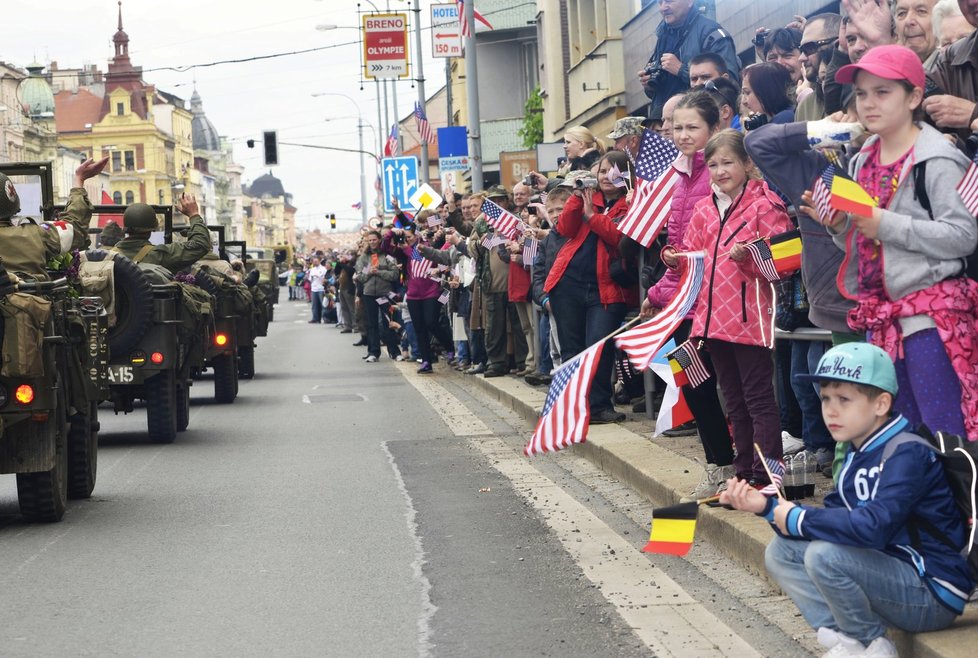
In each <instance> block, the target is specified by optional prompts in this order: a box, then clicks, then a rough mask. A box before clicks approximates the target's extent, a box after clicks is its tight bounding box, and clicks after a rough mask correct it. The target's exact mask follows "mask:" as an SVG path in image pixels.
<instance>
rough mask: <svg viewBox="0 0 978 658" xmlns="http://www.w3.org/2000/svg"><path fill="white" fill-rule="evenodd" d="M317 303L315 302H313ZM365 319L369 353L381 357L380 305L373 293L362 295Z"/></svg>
mask: <svg viewBox="0 0 978 658" xmlns="http://www.w3.org/2000/svg"><path fill="white" fill-rule="evenodd" d="M313 303H314V304H315V302H313ZM360 303H361V304H362V305H363V319H364V322H365V323H366V325H367V354H370V355H373V356H376V357H378V358H379V357H380V307H379V306H378V305H377V298H376V297H374V296H373V295H363V296H362V297H360Z"/></svg>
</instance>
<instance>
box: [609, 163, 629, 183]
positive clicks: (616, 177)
mask: <svg viewBox="0 0 978 658" xmlns="http://www.w3.org/2000/svg"><path fill="white" fill-rule="evenodd" d="M607 177H608V182H609V183H611V184H612V185H614V186H615V187H628V179H627V178H625V177H624V176H623V175H622V173H621V169H619V168H618V165H615V164H613V165H611V168H609V169H608V173H607Z"/></svg>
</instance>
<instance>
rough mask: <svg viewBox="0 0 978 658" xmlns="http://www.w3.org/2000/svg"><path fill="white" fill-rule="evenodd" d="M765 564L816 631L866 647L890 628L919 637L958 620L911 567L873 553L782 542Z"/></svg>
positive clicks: (828, 544)
mask: <svg viewBox="0 0 978 658" xmlns="http://www.w3.org/2000/svg"><path fill="white" fill-rule="evenodd" d="M764 563H765V565H766V566H767V570H768V573H770V574H771V576H772V577H773V578H774V580H775V581H777V583H778V585H780V586H781V589H782V590H784V592H785V593H786V594H787V595H788V596H789V597H791V600H792V601H794V602H795V605H796V606H798V609H799V610H800V611H801V614H802V616H804V617H805V621H807V622H808V624H809V625H810V626H811V627H812V628H814V629H818V628H821V627H823V626H824V627H826V628H831V629H833V630H837V631H840V632H841V633H844V634H845V635H848V636H849V637H851V638H855V639H857V640H859V641H860V642H862V643H863V644H866V645H868V644H869V643H870V642H872V641H873V640H875V639H876V638H878V637H880V636H882V635H884V634H885V633H886V627H887V626H893V627H894V628H899V629H902V630H905V631H910V632H911V633H919V632H922V631H934V630H938V629H941V628H946V627H947V626H950V625H951V622H953V621H954V619H955V618H956V617H957V615H956V614H955V613H954V612H952V611H951V610H950V609H948V608H945V607H944V605H942V604H941V603H940V602H939V601H938V600H937V598H936V597H934V595H933V594H931V592H930V590H929V589H928V588H927V585H926V584H925V583H924V581H923V580H922V579H921V578H920V576H918V575H917V570H916V569H915V568H914V567H913V566H912V565H911V564H909V563H907V562H904V561H902V560H899V559H897V558H895V557H892V556H890V555H887V554H885V553H883V552H882V551H877V550H875V549H872V548H860V547H855V546H844V545H842V544H834V543H832V542H827V541H811V542H809V541H803V540H798V539H785V538H783V537H780V536H778V537H775V538H774V540H773V541H772V542H771V543H770V544H768V546H767V551H766V552H765V554H764Z"/></svg>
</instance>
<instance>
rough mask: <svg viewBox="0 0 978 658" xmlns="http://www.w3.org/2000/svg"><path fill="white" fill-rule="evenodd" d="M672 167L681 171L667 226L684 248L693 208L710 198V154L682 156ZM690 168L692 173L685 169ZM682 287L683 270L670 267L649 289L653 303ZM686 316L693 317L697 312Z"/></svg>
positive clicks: (661, 303)
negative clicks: (680, 278)
mask: <svg viewBox="0 0 978 658" xmlns="http://www.w3.org/2000/svg"><path fill="white" fill-rule="evenodd" d="M690 164H691V165H692V166H691V168H690ZM672 166H673V168H674V169H676V171H678V172H679V180H678V181H677V182H676V186H675V187H674V188H673V193H672V214H671V215H670V217H669V223H668V225H667V226H666V231H667V234H668V238H669V241H668V244H669V245H670V246H673V247H675V248H676V249H677V250H678V251H682V244H683V236H685V235H686V227H687V226H688V225H689V220H690V218H691V217H692V216H693V208H695V206H696V204H697V203H698V202H699V200H700V199H702V198H703V197H707V198H708V197H709V196H710V194H711V190H710V172H709V171H708V170H707V168H706V157H705V156H704V155H703V151H699V152H697V154H696V155H695V156H694V157H693V161H692V163H689V159H688V158H687V157H686V156H684V155H680V156H679V157H678V158H676V161H675V162H673V163H672ZM687 168H689V169H690V173H688V174H687V173H686V172H685V171H684V170H685V169H687ZM678 287H679V273H678V272H677V271H676V270H666V273H665V274H664V275H662V278H661V279H659V280H658V281H657V282H656V283H655V285H654V286H652V287H651V288H649V291H648V295H647V296H648V299H649V303H650V304H652V306H654V307H655V308H662V307H664V306H665V305H666V304H668V303H669V301H670V300H671V299H672V298H673V297H674V296H675V295H676V289H677V288H678ZM686 317H693V311H690V312H689V315H688V316H686Z"/></svg>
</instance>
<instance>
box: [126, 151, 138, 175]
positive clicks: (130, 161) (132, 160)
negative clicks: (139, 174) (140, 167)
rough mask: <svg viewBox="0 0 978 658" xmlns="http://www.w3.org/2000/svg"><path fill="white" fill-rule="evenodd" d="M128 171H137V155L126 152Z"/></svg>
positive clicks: (132, 152)
mask: <svg viewBox="0 0 978 658" xmlns="http://www.w3.org/2000/svg"><path fill="white" fill-rule="evenodd" d="M126 171H136V153H135V152H134V151H126Z"/></svg>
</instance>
